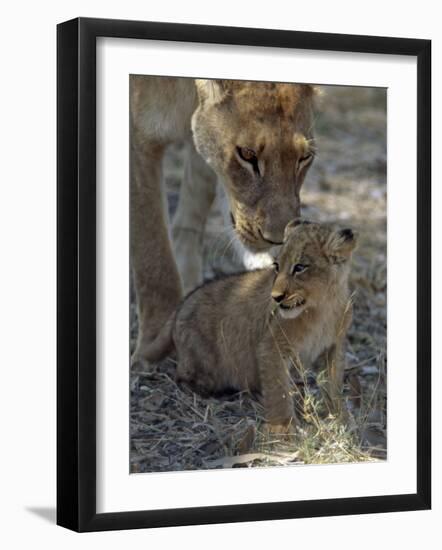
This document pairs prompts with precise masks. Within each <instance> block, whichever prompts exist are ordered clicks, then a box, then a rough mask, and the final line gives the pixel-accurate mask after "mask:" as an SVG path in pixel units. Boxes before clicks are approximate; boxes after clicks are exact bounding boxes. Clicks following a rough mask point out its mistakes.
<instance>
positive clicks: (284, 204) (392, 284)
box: [57, 18, 431, 531]
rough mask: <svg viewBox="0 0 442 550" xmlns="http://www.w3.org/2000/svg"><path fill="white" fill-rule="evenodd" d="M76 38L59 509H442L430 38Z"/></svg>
mask: <svg viewBox="0 0 442 550" xmlns="http://www.w3.org/2000/svg"><path fill="white" fill-rule="evenodd" d="M57 37H58V60H57V70H58V85H57V91H58V104H57V113H58V116H57V118H58V124H57V138H58V151H57V157H58V169H57V176H58V245H57V252H58V277H57V278H58V308H57V310H58V357H57V361H58V382H57V414H58V424H57V426H58V428H57V436H58V444H57V453H58V456H57V463H58V469H57V493H58V497H57V523H58V524H59V525H61V526H64V527H67V528H69V529H73V530H76V531H101V530H110V529H132V528H143V527H144V528H147V527H161V526H174V525H190V524H207V523H223V522H239V521H255V520H270V519H284V518H300V517H318V516H325V515H343V514H364V513H374V512H391V511H406V510H424V509H429V508H430V506H431V483H430V479H431V477H430V476H431V446H430V445H431V443H430V434H431V424H430V422H431V417H430V410H431V402H430V389H431V384H430V380H431V378H430V376H431V372H430V371H431V356H430V349H431V345H430V344H431V342H430V333H431V331H430V317H431V316H430V299H431V296H430V226H431V221H430V212H431V195H430V183H431V171H430V161H431V158H430V151H431V143H430V140H431V126H430V121H431V118H430V113H431V92H430V90H431V86H430V82H431V80H430V79H431V43H430V41H428V40H416V39H407V38H387V37H374V36H351V35H333V34H323V33H305V32H295V31H275V30H264V29H251V28H234V27H232V28H227V27H216V26H200V25H182V24H170V23H157V22H155V23H152V22H137V21H115V20H105V19H83V18H80V19H75V20H72V21H67V22H65V23H61V24H60V25H59V26H58V29H57Z"/></svg>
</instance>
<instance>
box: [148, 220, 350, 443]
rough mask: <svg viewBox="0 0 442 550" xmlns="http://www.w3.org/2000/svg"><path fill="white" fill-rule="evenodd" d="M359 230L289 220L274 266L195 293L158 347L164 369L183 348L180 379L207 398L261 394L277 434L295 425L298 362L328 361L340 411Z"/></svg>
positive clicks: (152, 351) (153, 350)
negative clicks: (231, 392)
mask: <svg viewBox="0 0 442 550" xmlns="http://www.w3.org/2000/svg"><path fill="white" fill-rule="evenodd" d="M355 245H356V237H355V235H354V233H353V231H352V230H351V229H342V230H339V229H334V228H333V227H331V226H328V225H324V224H318V223H311V222H307V221H302V220H294V221H292V222H290V223H289V224H288V225H287V227H286V229H285V235H284V244H283V246H282V248H281V251H280V253H279V255H278V258H277V261H276V262H275V263H274V267H273V268H271V267H270V268H267V269H261V270H257V271H251V272H246V273H241V274H238V275H232V276H230V277H226V278H224V279H220V280H215V281H213V282H210V283H208V284H205V285H203V286H202V287H200V288H198V289H196V290H195V291H194V292H192V293H191V294H190V295H188V296H187V297H186V298H185V300H184V301H183V303H182V304H181V305H180V306H179V308H178V309H177V311H176V313H175V314H174V315H173V317H172V318H171V319H170V320H169V321H168V323H166V325H165V326H164V327H163V329H162V331H161V332H160V334H159V335H158V337H157V339H156V340H154V342H153V343H152V345H151V346H150V348H149V350H148V353H147V359H148V360H151V361H157V360H159V359H162V358H163V357H165V356H166V355H167V354H168V353H169V352H171V351H172V350H173V349H174V348H175V349H176V351H177V355H178V367H177V380H178V381H185V382H187V383H189V384H191V385H192V386H193V387H194V389H195V390H196V391H197V392H199V393H202V394H211V393H217V392H221V391H224V390H226V389H235V390H238V391H242V390H250V391H252V392H255V391H258V392H261V393H262V396H263V400H264V407H265V411H266V420H267V422H268V424H269V428H270V429H271V430H272V431H281V430H282V431H284V432H286V431H287V430H290V426H291V425H292V424H294V422H295V411H294V405H293V399H292V398H291V397H290V390H291V384H290V380H291V379H290V375H289V368H288V367H289V363H290V361H291V362H293V363H295V364H298V362H299V361H301V362H302V363H304V364H311V363H312V362H313V361H315V360H316V359H317V358H318V357H319V356H320V355H324V357H325V362H326V365H327V371H328V375H327V384H328V387H327V392H326V393H327V395H328V396H329V401H330V404H331V406H332V407H333V409H334V410H335V411H336V412H339V411H340V403H341V392H342V385H343V374H344V359H343V344H344V340H345V335H346V331H347V328H348V326H349V324H350V321H351V300H350V294H349V289H348V276H349V271H350V261H349V260H350V257H351V253H352V251H353V249H354V248H355Z"/></svg>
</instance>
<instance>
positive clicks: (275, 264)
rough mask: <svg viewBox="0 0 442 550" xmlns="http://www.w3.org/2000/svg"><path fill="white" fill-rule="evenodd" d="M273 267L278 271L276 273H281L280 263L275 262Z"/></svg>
mask: <svg viewBox="0 0 442 550" xmlns="http://www.w3.org/2000/svg"><path fill="white" fill-rule="evenodd" d="M272 265H273V268H274V270H275V271H276V273H279V264H278V262H273V264H272Z"/></svg>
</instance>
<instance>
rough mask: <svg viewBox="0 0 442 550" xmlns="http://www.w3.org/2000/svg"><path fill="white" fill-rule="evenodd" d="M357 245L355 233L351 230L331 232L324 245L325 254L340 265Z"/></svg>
mask: <svg viewBox="0 0 442 550" xmlns="http://www.w3.org/2000/svg"><path fill="white" fill-rule="evenodd" d="M357 243H358V236H357V233H355V232H354V231H353V229H350V228H346V229H338V230H336V231H333V233H332V234H331V235H330V238H329V239H328V241H327V243H326V248H327V253H328V255H329V257H330V258H331V259H332V260H333V261H334V263H341V262H344V261H345V260H347V259H348V258H349V257H350V254H351V253H352V252H353V250H354V249H355V248H356V245H357Z"/></svg>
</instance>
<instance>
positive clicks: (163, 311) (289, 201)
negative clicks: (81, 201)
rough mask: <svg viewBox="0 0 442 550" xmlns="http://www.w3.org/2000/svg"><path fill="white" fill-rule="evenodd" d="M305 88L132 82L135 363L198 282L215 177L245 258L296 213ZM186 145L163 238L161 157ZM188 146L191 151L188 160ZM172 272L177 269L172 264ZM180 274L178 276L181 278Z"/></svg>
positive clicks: (308, 97) (273, 239)
mask: <svg viewBox="0 0 442 550" xmlns="http://www.w3.org/2000/svg"><path fill="white" fill-rule="evenodd" d="M313 95H314V91H313V87H312V86H310V85H304V84H275V83H262V82H240V81H227V80H192V79H185V78H166V77H150V76H137V75H133V76H131V79H130V117H131V118H130V121H131V148H130V152H131V157H130V166H131V178H130V180H131V189H130V220H131V222H130V223H131V227H130V230H131V243H130V246H131V266H132V270H133V276H134V286H135V291H136V299H137V309H138V321H139V333H138V338H137V345H136V350H135V352H134V356H133V360H134V361H135V360H137V359H143V358H144V355H145V348H146V346H148V345H149V343H150V342H151V340H152V339H153V338H154V337H155V336H156V335H157V334H158V331H159V329H160V327H162V326H163V325H164V323H165V321H166V320H167V319H168V317H169V315H170V313H171V312H172V311H173V310H174V309H175V307H176V306H177V305H178V303H179V301H180V299H181V297H182V283H183V284H184V288H185V290H186V291H187V290H190V289H191V288H193V287H194V286H195V285H196V284H198V283H200V282H201V281H202V263H201V252H200V248H201V240H202V232H203V230H204V226H205V222H206V217H207V215H208V212H209V209H210V206H211V203H212V201H213V199H214V196H215V189H216V180H217V177H218V178H219V180H220V181H221V182H222V185H223V187H224V190H225V193H226V201H227V203H228V205H227V208H226V218H227V220H228V221H227V223H229V224H233V226H234V231H235V234H236V235H237V237H238V240H239V241H240V242H241V243H242V244H241V246H242V247H243V248H244V250H248V251H252V252H257V251H258V252H263V251H264V252H265V251H266V250H269V249H270V248H271V247H272V246H273V245H275V244H279V243H280V242H281V240H282V237H283V232H284V227H285V226H286V224H287V223H288V222H289V221H290V219H292V218H293V217H295V216H298V215H299V200H300V199H299V193H300V189H301V186H302V183H303V181H304V177H305V174H306V172H307V170H308V168H309V166H310V165H311V163H312V161H313V157H314V154H315V145H314V141H313V133H312V104H313ZM182 139H187V140H188V143H189V157H188V165H187V167H186V173H185V179H184V182H183V185H182V189H181V194H180V202H179V205H178V211H177V213H176V216H175V220H174V231H173V233H174V241H175V243H174V244H175V249H176V250H177V251H178V253H177V254H176V257H177V260H175V257H174V253H173V248H172V245H171V241H170V238H169V232H168V226H167V213H166V211H165V207H164V206H165V196H164V190H163V189H162V181H161V179H162V159H163V155H164V151H165V148H166V146H167V145H168V144H170V143H171V142H173V141H175V140H182ZM194 145H195V146H196V150H197V151H198V152H196V150H195V148H194ZM177 264H178V266H177ZM179 271H180V272H181V278H180V275H179Z"/></svg>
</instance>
